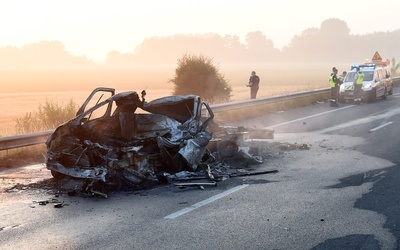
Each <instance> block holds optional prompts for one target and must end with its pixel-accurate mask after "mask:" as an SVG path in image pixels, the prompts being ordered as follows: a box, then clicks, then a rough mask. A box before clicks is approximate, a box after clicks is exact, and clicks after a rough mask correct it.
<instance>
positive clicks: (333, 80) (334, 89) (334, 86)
mask: <svg viewBox="0 0 400 250" xmlns="http://www.w3.org/2000/svg"><path fill="white" fill-rule="evenodd" d="M337 72H338V70H337V69H336V68H335V67H333V68H332V73H331V75H330V76H329V83H330V86H331V100H330V101H331V107H339V105H338V101H339V86H340V80H339V78H338V77H337Z"/></svg>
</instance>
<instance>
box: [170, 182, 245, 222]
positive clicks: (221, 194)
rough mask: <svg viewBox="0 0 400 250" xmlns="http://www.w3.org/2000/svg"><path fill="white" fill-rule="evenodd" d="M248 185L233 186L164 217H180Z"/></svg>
mask: <svg viewBox="0 0 400 250" xmlns="http://www.w3.org/2000/svg"><path fill="white" fill-rule="evenodd" d="M247 186H249V184H243V185H240V186H237V187H234V188H231V189H229V190H226V191H225V192H222V193H220V194H217V195H214V196H212V197H210V198H208V199H205V200H203V201H200V202H198V203H196V204H193V205H191V206H190V207H186V208H184V209H181V210H179V211H177V212H175V213H172V214H170V215H167V216H165V217H164V219H175V218H178V217H179V216H181V215H184V214H186V213H188V212H190V211H193V210H195V209H196V208H199V207H201V206H204V205H207V204H208V203H211V202H213V201H215V200H218V199H220V198H222V197H224V196H227V195H230V194H231V193H234V192H236V191H239V190H241V189H243V188H245V187H247Z"/></svg>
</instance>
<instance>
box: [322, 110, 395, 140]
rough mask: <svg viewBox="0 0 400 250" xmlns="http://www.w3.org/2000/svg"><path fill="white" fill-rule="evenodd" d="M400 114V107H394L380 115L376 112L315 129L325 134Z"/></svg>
mask: <svg viewBox="0 0 400 250" xmlns="http://www.w3.org/2000/svg"><path fill="white" fill-rule="evenodd" d="M399 114H400V108H394V109H392V110H389V111H388V112H386V113H383V114H380V115H375V114H374V115H371V116H368V117H365V118H361V119H358V120H353V121H349V122H346V123H342V124H339V125H337V126H333V127H329V128H326V129H322V130H318V131H315V133H321V134H324V133H328V132H332V131H336V130H339V129H344V128H349V127H352V126H356V125H360V124H365V123H369V122H373V121H376V120H380V119H389V118H390V117H392V116H395V115H399Z"/></svg>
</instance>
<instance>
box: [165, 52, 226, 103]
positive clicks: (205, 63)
mask: <svg viewBox="0 0 400 250" xmlns="http://www.w3.org/2000/svg"><path fill="white" fill-rule="evenodd" d="M169 82H171V83H173V84H174V90H173V94H174V95H188V94H195V95H198V96H200V97H201V98H202V99H204V100H206V101H207V102H209V103H218V102H228V101H229V100H230V97H231V92H232V88H231V87H230V86H229V85H228V82H227V80H226V79H225V78H224V76H223V75H221V74H220V73H219V72H218V68H217V67H216V66H214V65H213V62H212V59H210V58H208V57H205V56H202V55H200V56H194V55H188V54H185V55H184V56H183V57H182V58H181V59H179V60H178V68H177V69H176V70H175V77H174V78H173V79H170V80H169Z"/></svg>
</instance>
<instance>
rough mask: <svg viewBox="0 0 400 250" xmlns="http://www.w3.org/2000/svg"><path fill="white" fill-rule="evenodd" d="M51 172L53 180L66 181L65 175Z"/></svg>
mask: <svg viewBox="0 0 400 250" xmlns="http://www.w3.org/2000/svg"><path fill="white" fill-rule="evenodd" d="M50 172H51V175H52V176H53V178H54V179H56V180H62V179H64V178H65V177H66V175H65V174H62V173H60V172H57V171H55V170H51V171H50Z"/></svg>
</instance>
